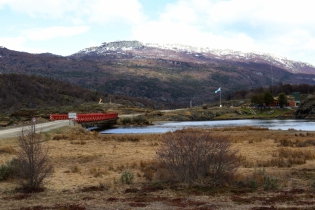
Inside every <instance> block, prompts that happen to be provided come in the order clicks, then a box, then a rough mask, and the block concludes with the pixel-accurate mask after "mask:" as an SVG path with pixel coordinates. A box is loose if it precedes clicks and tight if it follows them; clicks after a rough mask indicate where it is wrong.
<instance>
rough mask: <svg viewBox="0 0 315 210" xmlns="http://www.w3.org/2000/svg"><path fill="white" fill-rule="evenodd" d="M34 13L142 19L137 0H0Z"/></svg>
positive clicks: (73, 18) (104, 20)
mask: <svg viewBox="0 0 315 210" xmlns="http://www.w3.org/2000/svg"><path fill="white" fill-rule="evenodd" d="M4 5H8V6H10V7H11V8H12V9H13V10H15V11H18V12H21V13H25V14H27V15H29V16H31V17H34V18H35V17H41V18H48V19H64V20H69V21H74V22H75V23H78V22H80V23H82V22H85V23H86V22H87V20H89V21H91V22H98V23H108V22H110V21H116V20H118V21H125V22H127V23H136V22H139V21H140V20H142V19H143V15H142V13H141V9H142V6H141V4H140V3H139V2H138V0H115V1H113V0H66V1H65V0H27V1H26V0H0V8H1V6H4Z"/></svg>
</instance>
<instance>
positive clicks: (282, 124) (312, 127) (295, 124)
mask: <svg viewBox="0 0 315 210" xmlns="http://www.w3.org/2000/svg"><path fill="white" fill-rule="evenodd" d="M235 126H258V127H267V128H269V129H272V130H279V129H281V130H288V129H295V130H303V131H315V121H309V120H216V121H198V122H196V121H187V122H168V123H161V124H156V125H151V126H144V127H136V126H132V127H130V126H122V127H118V128H114V129H108V130H104V131H101V132H100V133H102V134H106V133H114V134H128V133H129V134H136V133H139V134H141V133H142V134H144V133H165V132H168V131H174V130H180V129H183V128H214V127H235Z"/></svg>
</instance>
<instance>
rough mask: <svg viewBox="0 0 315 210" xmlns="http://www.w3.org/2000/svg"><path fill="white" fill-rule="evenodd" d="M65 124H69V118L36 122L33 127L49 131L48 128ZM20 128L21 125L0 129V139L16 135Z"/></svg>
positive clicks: (38, 130) (39, 130)
mask: <svg viewBox="0 0 315 210" xmlns="http://www.w3.org/2000/svg"><path fill="white" fill-rule="evenodd" d="M71 124H72V123H71ZM67 125H69V120H56V121H52V122H47V123H41V124H36V127H35V128H36V131H37V132H45V131H49V130H52V129H55V128H60V127H63V126H67ZM21 129H22V127H16V128H9V129H4V130H0V139H3V138H9V137H15V136H17V135H18V133H19V132H20V131H21Z"/></svg>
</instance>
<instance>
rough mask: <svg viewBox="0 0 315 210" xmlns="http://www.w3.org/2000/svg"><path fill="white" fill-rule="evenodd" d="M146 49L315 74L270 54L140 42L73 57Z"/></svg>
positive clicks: (301, 64) (307, 66) (119, 43)
mask: <svg viewBox="0 0 315 210" xmlns="http://www.w3.org/2000/svg"><path fill="white" fill-rule="evenodd" d="M145 48H157V49H163V50H171V51H175V52H180V53H186V54H192V55H194V56H196V57H199V56H202V57H205V58H208V59H217V60H230V61H231V60H232V61H242V62H255V63H258V62H259V63H267V64H270V65H271V66H272V65H273V66H276V67H279V68H283V69H285V70H287V71H289V72H291V73H302V74H315V66H313V65H312V64H309V63H307V62H301V61H294V60H290V59H287V58H286V57H283V56H277V55H273V54H270V53H260V52H248V53H245V52H241V51H235V50H229V49H211V48H208V47H193V46H189V45H181V44H164V45H160V44H154V43H141V42H139V41H116V42H104V43H102V45H100V46H96V47H90V48H85V49H83V50H80V51H79V52H77V53H74V54H72V55H70V57H71V56H76V55H80V54H81V55H82V54H87V55H91V54H97V55H104V54H106V53H107V52H110V51H125V52H127V51H132V50H144V49H145Z"/></svg>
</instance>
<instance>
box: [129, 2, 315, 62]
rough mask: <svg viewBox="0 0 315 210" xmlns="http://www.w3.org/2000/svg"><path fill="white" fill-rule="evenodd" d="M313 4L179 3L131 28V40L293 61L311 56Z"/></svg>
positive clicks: (314, 27) (313, 26)
mask: <svg viewBox="0 0 315 210" xmlns="http://www.w3.org/2000/svg"><path fill="white" fill-rule="evenodd" d="M313 5H314V1H313V0H300V1H287V0H277V1H274V0H255V1H253V0H178V1H177V2H175V3H173V4H168V5H167V6H166V8H165V10H164V11H163V13H162V14H161V15H160V17H159V19H158V20H154V21H149V22H146V23H145V24H140V25H138V26H137V27H134V28H133V39H139V40H141V41H143V42H159V43H183V44H190V45H197V46H200V45H203V46H205V47H211V48H221V49H226V48H227V49H234V50H241V51H261V52H269V53H276V54H283V55H285V56H287V57H289V58H291V59H292V58H294V57H296V55H297V54H300V55H301V54H304V53H301V52H302V51H304V50H305V51H310V50H312V51H313V52H314V53H315V46H314V43H315V41H314V38H313V37H315V19H314V18H313ZM300 59H301V58H300ZM313 63H315V60H313Z"/></svg>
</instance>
